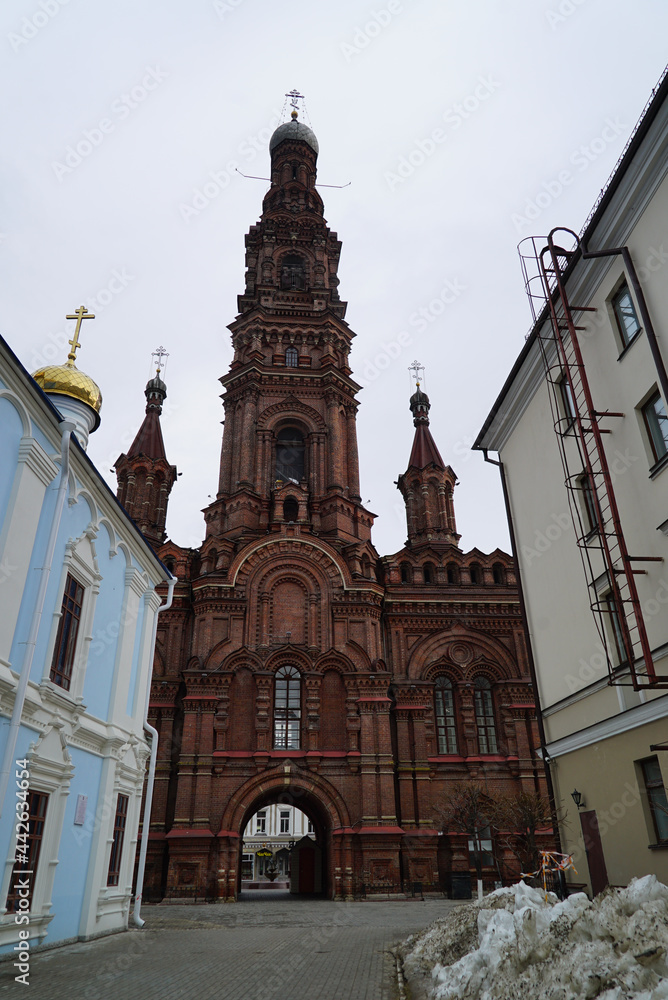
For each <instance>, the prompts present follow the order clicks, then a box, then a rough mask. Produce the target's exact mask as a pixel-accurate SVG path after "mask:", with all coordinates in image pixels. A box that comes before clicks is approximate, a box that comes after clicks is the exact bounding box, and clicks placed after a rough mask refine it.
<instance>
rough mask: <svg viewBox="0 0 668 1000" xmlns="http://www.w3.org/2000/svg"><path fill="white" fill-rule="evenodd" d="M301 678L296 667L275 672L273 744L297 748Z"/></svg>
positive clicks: (291, 748)
mask: <svg viewBox="0 0 668 1000" xmlns="http://www.w3.org/2000/svg"><path fill="white" fill-rule="evenodd" d="M300 681H301V678H300V676H299V671H298V670H297V668H296V667H281V668H280V670H278V671H277V672H276V687H275V694H274V746H275V747H276V748H277V749H283V750H298V749H299V736H300V728H301V715H302V712H301V683H300Z"/></svg>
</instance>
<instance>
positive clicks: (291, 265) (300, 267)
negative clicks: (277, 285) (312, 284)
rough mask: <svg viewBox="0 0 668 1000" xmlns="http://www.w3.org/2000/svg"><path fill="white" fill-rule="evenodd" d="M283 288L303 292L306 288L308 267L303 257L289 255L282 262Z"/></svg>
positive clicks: (294, 254)
mask: <svg viewBox="0 0 668 1000" xmlns="http://www.w3.org/2000/svg"><path fill="white" fill-rule="evenodd" d="M281 288H284V289H296V290H297V291H303V290H304V289H305V288H306V267H305V264H304V259H303V257H300V256H299V255H298V254H296V253H289V254H288V255H287V256H286V257H284V258H283V260H282V261H281Z"/></svg>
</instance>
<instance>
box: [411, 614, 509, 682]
mask: <svg viewBox="0 0 668 1000" xmlns="http://www.w3.org/2000/svg"><path fill="white" fill-rule="evenodd" d="M446 663H451V664H453V665H454V666H455V667H458V668H459V669H460V670H461V671H462V674H464V675H468V674H469V673H470V666H471V667H472V668H473V672H476V671H479V670H481V671H484V667H483V663H484V664H485V665H486V667H487V669H488V670H490V669H492V667H491V665H492V664H494V666H495V672H496V679H497V681H498V680H506V679H510V678H515V677H517V674H518V667H517V664H516V663H515V660H514V659H513V657H512V656H511V654H510V653H509V651H508V650H507V649H506V647H505V646H504V645H503V644H502V643H500V642H499V641H498V640H496V639H492V638H491V637H490V636H488V635H485V634H484V633H482V632H475V631H474V630H473V629H467V628H464V627H462V626H460V625H457V626H455V627H454V628H452V629H450V630H449V631H447V632H437V633H436V634H435V635H430V636H427V638H426V639H423V640H422V641H421V642H419V643H418V644H417V645H416V646H415V647H414V648H413V650H412V652H411V656H410V660H409V663H408V669H407V674H408V677H409V678H410V680H426V679H431V674H433V671H434V669H435V668H438V667H443V666H444V665H445V664H446Z"/></svg>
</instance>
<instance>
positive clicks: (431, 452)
mask: <svg viewBox="0 0 668 1000" xmlns="http://www.w3.org/2000/svg"><path fill="white" fill-rule="evenodd" d="M410 408H411V412H412V414H413V424H414V425H415V437H414V438H413V449H412V451H411V457H410V459H409V461H408V467H409V469H410V468H415V469H424V468H426V467H427V466H428V465H435V466H436V468H437V469H445V462H444V461H443V459H442V458H441V456H440V453H439V450H438V448H437V447H436V442H435V441H434V439H433V437H432V436H431V431H430V430H429V410H430V408H431V403H430V402H429V396H428V395H427V394H426V392H422V390H421V389H420V386H419V385H418V387H417V391H416V392H414V393H413V395H412V396H411V399H410Z"/></svg>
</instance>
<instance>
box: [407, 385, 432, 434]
mask: <svg viewBox="0 0 668 1000" xmlns="http://www.w3.org/2000/svg"><path fill="white" fill-rule="evenodd" d="M408 405H409V406H410V409H411V413H412V414H413V423H414V424H415V426H416V427H417V425H418V423H420V422H423V421H424V422H425V423H427V424H428V423H429V410H430V407H431V403H430V402H429V396H428V395H427V393H426V392H422V390H421V389H420V384H419V383H418V387H417V390H416V391H415V392H414V393H413V395H412V396H411V398H410V401H409V404H408Z"/></svg>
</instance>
